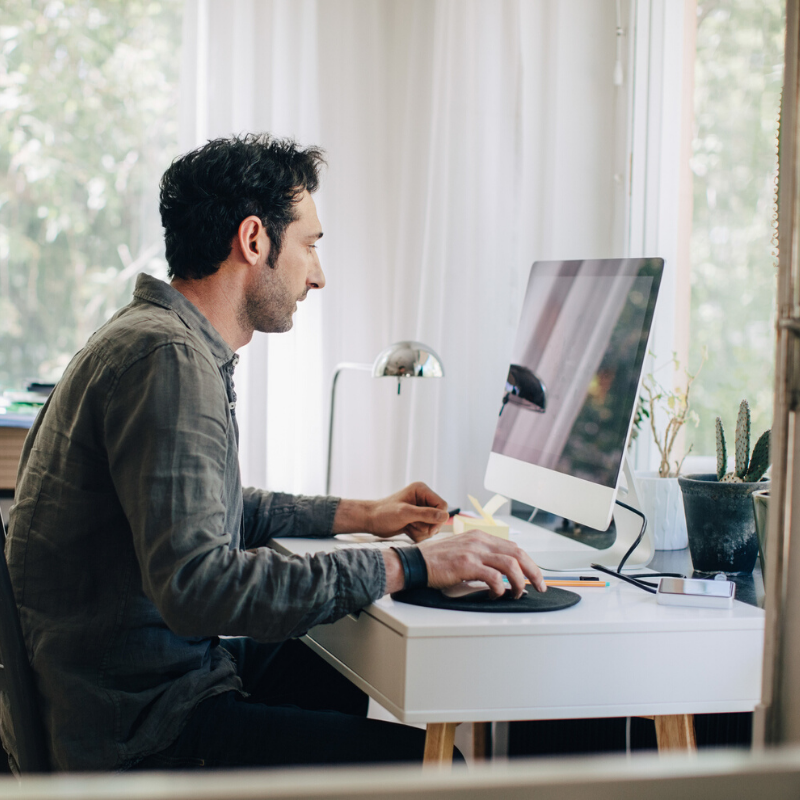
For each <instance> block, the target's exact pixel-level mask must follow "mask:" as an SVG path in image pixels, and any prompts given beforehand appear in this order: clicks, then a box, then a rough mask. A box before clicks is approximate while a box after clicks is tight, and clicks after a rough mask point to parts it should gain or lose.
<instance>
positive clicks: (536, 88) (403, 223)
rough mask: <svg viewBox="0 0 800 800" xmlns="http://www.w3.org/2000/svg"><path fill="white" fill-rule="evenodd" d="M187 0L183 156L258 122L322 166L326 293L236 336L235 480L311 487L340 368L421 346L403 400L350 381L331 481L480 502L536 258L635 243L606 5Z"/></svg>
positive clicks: (354, 378)
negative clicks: (281, 323) (420, 374)
mask: <svg viewBox="0 0 800 800" xmlns="http://www.w3.org/2000/svg"><path fill="white" fill-rule="evenodd" d="M187 6H188V8H187V21H186V38H187V47H186V65H185V73H184V99H183V110H182V118H183V120H184V131H185V137H184V143H185V145H186V147H187V148H188V147H191V146H193V145H194V144H196V143H198V142H200V141H203V140H204V139H205V138H207V137H209V136H215V135H224V134H227V133H230V132H239V131H244V130H269V131H271V132H272V133H275V134H278V135H291V136H294V137H295V138H297V139H298V140H299V141H300V142H303V143H314V144H319V145H321V146H322V147H324V148H325V150H326V151H327V153H328V160H329V167H328V169H327V171H326V174H325V176H324V178H323V185H322V189H321V191H320V192H319V194H318V197H317V202H318V205H319V209H320V218H321V220H322V223H323V228H324V230H325V238H324V240H323V241H324V244H323V246H322V248H321V256H322V259H323V267H324V268H325V271H326V275H327V279H328V285H327V287H326V288H325V289H324V291H322V292H317V293H313V294H312V295H310V296H309V300H308V301H307V302H306V303H304V304H303V305H302V306H301V307H300V310H299V311H298V313H297V314H296V316H295V328H294V330H293V331H292V332H290V333H288V334H281V335H273V336H269V337H263V336H259V335H257V336H256V339H255V340H254V342H252V343H251V344H250V345H249V346H248V347H247V348H245V350H244V351H243V361H242V364H241V365H240V367H239V375H238V381H237V383H238V388H239V392H240V398H241V401H240V410H241V428H242V471H243V477H244V479H245V481H246V482H253V483H260V484H265V485H268V486H269V487H270V488H275V489H285V490H290V491H298V492H307V493H316V492H320V491H322V490H323V487H324V467H325V454H326V435H325V434H326V426H327V413H328V393H329V391H330V376H331V373H332V370H333V368H334V366H335V364H336V363H337V362H339V361H363V362H371V361H372V360H373V358H374V357H375V355H376V354H377V353H378V352H379V351H380V350H381V349H382V348H383V347H384V346H385V345H387V344H389V343H390V342H393V341H396V340H399V339H406V338H409V339H418V340H420V341H423V342H425V343H427V344H429V345H430V346H431V347H433V348H434V349H435V350H436V351H437V352H438V353H439V355H440V356H441V358H442V360H443V362H444V364H445V370H446V377H445V378H444V379H443V380H416V381H415V380H410V381H406V382H404V384H403V388H402V393H401V394H400V396H398V395H397V384H396V382H394V381H390V380H386V379H384V380H374V379H372V378H371V377H370V376H369V374H368V373H364V372H345V373H343V375H342V377H341V378H340V382H339V383H340V385H339V393H338V396H337V419H336V428H335V442H334V461H333V481H332V490H333V492H334V493H336V494H344V495H348V496H365V497H366V496H379V495H382V494H385V493H388V492H390V491H392V490H393V489H395V488H398V487H399V486H400V485H402V484H404V483H405V482H407V481H409V480H413V479H422V480H426V481H428V482H430V483H431V485H432V486H434V487H435V488H436V489H437V490H438V491H440V492H441V493H442V494H444V496H445V497H447V499H448V500H449V502H451V503H453V504H459V505H460V504H463V502H464V498H465V494H466V492H470V493H473V494H478V495H479V496H480V495H482V494H485V492H483V491H482V486H483V472H484V470H485V466H486V460H487V457H488V453H489V449H490V446H491V441H492V436H493V433H494V426H495V422H496V418H497V409H498V407H499V400H500V398H501V397H502V392H503V386H504V380H505V375H506V371H507V368H508V364H509V359H510V355H511V348H512V345H513V342H514V334H515V330H516V326H517V321H518V316H519V311H520V308H521V305H522V298H523V294H524V289H525V283H526V280H527V273H528V268H529V266H530V263H531V262H532V261H533V260H534V259H537V258H538V259H542V258H581V257H593V258H599V257H610V256H620V255H624V254H625V253H624V251H625V246H624V231H625V223H624V215H625V207H626V202H625V190H626V186H627V163H628V157H627V152H628V150H627V137H626V130H627V123H626V119H627V108H628V88H627V81H626V82H625V84H623V85H622V86H617V85H615V84H614V80H613V77H614V66H615V52H616V36H615V33H616V14H615V7H616V4H615V0H501V1H498V0H317V1H316V2H315V1H314V0H299V1H298V0H273V1H272V2H264V1H263V0H262V1H260V2H255V1H253V0H251V1H250V2H245V0H233V2H231V0H225V1H224V2H223V0H195V2H189V3H187ZM623 6H624V8H623V11H626V9H627V7H628V4H627V3H623ZM624 23H625V24H626V25H627V19H625V20H624ZM622 52H623V59H626V54H627V48H622ZM623 66H624V67H625V68H627V65H623Z"/></svg>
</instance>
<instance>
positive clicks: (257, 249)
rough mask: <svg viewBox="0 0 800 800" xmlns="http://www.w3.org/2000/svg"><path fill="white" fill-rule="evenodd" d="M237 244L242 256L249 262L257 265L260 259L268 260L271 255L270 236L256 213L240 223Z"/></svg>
mask: <svg viewBox="0 0 800 800" xmlns="http://www.w3.org/2000/svg"><path fill="white" fill-rule="evenodd" d="M235 244H237V245H238V247H239V251H240V252H241V254H242V258H243V259H244V260H245V261H247V263H248V264H251V265H255V264H257V263H258V262H259V261H262V260H264V261H266V259H267V257H268V256H269V245H270V242H269V236H267V232H266V230H265V229H264V225H263V223H262V222H261V220H260V219H259V218H258V217H256V216H254V215H251V216H249V217H245V218H244V219H243V220H242V221H241V222H240V223H239V230H238V231H237V232H236V240H235Z"/></svg>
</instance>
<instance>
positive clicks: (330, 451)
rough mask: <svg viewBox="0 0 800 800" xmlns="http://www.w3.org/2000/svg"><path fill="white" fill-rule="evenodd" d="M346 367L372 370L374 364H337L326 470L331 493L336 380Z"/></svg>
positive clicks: (348, 362) (326, 478) (333, 386)
mask: <svg viewBox="0 0 800 800" xmlns="http://www.w3.org/2000/svg"><path fill="white" fill-rule="evenodd" d="M346 369H357V370H362V371H366V372H371V371H372V364H358V363H355V362H353V361H343V362H342V363H341V364H337V365H336V369H334V371H333V380H332V381H331V410H330V416H329V418H328V469H327V471H326V472H325V494H326V495H328V494H330V493H331V461H332V457H333V411H334V407H335V404H336V382H337V381H338V380H339V373H340V372H342V371H343V370H346Z"/></svg>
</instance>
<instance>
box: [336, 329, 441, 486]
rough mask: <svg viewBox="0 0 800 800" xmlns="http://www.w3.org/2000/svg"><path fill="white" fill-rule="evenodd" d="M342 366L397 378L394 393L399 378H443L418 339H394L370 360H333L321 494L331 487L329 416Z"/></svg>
mask: <svg viewBox="0 0 800 800" xmlns="http://www.w3.org/2000/svg"><path fill="white" fill-rule="evenodd" d="M345 369H357V370H364V371H370V372H372V377H373V378H397V394H400V386H401V378H443V377H444V367H443V366H442V360H441V359H440V358H439V356H438V355H436V353H435V352H434V351H433V349H432V348H430V347H428V345H426V344H422V342H409V341H406V342H395V343H394V344H390V345H389V346H388V347H387V348H385V349H383V350H381V352H380V353H378V356H377V358H376V359H375V361H374V362H373V363H372V364H371V365H370V364H354V363H351V362H344V363H342V364H337V366H336V369H335V370H334V372H333V382H332V384H331V410H330V417H329V419H328V469H327V472H326V475H325V494H330V491H331V463H332V456H333V420H334V408H335V404H336V382H337V380H338V378H339V374H340V373H341V372H342V371H343V370H345Z"/></svg>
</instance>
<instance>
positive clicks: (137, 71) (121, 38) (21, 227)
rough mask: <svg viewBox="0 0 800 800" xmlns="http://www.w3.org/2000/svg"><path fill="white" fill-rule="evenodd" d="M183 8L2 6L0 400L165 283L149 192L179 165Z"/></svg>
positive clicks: (50, 375) (103, 0)
mask: <svg viewBox="0 0 800 800" xmlns="http://www.w3.org/2000/svg"><path fill="white" fill-rule="evenodd" d="M182 12H183V3H182V2H179V0H160V1H159V2H124V3H121V2H115V1H114V0H60V1H59V2H56V1H55V0H53V1H52V2H41V0H38V1H37V0H4V2H3V12H2V15H1V16H0V388H4V389H9V388H17V389H18V388H22V386H23V385H24V382H25V381H26V380H27V379H39V380H54V379H57V378H58V377H59V376H60V375H61V373H62V372H63V369H64V367H65V366H66V364H67V362H68V361H69V359H70V358H71V357H72V355H73V354H74V353H75V352H76V351H77V350H79V349H80V348H81V347H82V345H83V344H84V342H85V341H86V339H87V338H88V337H89V335H90V334H91V333H92V331H94V330H95V329H97V328H98V327H99V326H100V325H101V324H102V323H103V322H105V320H106V319H108V317H109V316H110V315H111V314H112V313H113V312H114V311H115V310H116V309H117V308H119V307H120V306H121V305H124V304H125V303H126V302H128V300H129V299H130V294H131V289H132V285H133V281H134V279H135V276H136V274H137V273H138V272H140V271H143V270H144V271H147V272H151V273H153V274H162V275H163V274H165V273H166V267H165V262H164V258H163V242H162V232H161V224H160V220H159V218H158V179H159V177H160V175H161V174H162V172H163V171H164V169H166V167H167V166H168V164H169V162H170V161H171V159H172V158H173V157H174V156H175V155H176V153H177V135H178V118H177V103H178V78H179V66H180V40H181V23H182Z"/></svg>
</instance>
